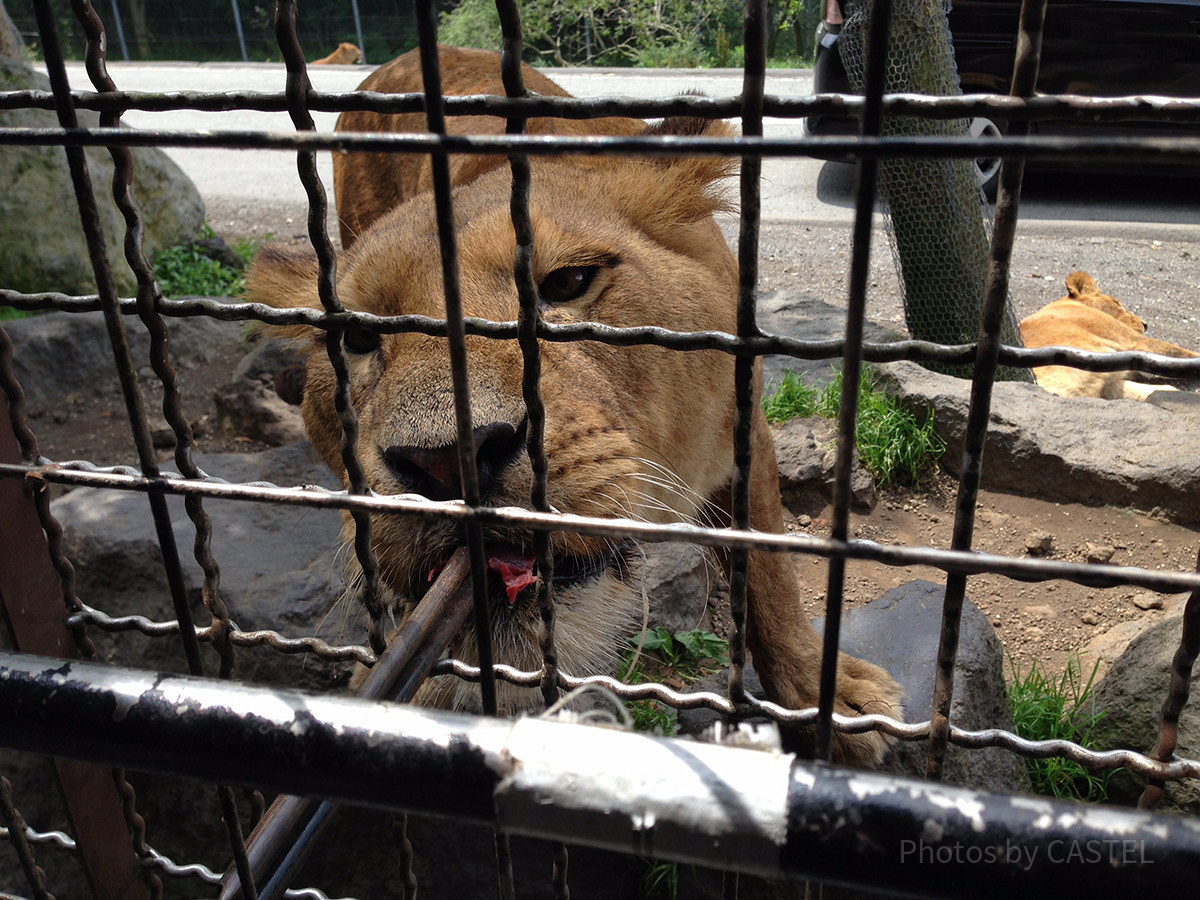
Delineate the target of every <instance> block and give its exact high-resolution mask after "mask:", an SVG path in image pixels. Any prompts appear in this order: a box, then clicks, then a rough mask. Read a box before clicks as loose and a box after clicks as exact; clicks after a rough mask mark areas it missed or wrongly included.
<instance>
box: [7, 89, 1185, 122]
mask: <svg viewBox="0 0 1200 900" xmlns="http://www.w3.org/2000/svg"><path fill="white" fill-rule="evenodd" d="M71 98H72V101H73V102H74V104H75V107H76V108H77V109H87V110H94V111H97V112H120V113H124V112H128V111H130V110H138V111H143V112H172V111H175V110H197V111H202V112H231V111H234V110H250V111H254V112H286V111H287V110H288V100H287V95H286V94H285V93H279V92H271V91H237V90H234V91H222V92H221V93H219V94H218V93H207V92H201V91H171V92H168V93H155V92H149V91H119V90H118V91H111V92H110V91H104V92H99V93H96V92H91V91H73V92H72V93H71ZM307 105H308V108H309V109H310V110H313V111H316V112H344V111H347V110H373V111H375V112H382V113H420V112H424V110H425V97H424V95H423V94H382V93H378V92H375V91H353V92H347V93H328V92H325V91H316V90H313V91H309V92H308V104H307ZM864 105H865V100H864V98H863V97H861V96H859V95H857V94H815V95H811V96H807V97H776V96H771V95H769V94H768V95H765V96H764V98H763V113H764V115H768V116H772V117H775V118H781V119H788V118H793V119H794V118H804V117H807V116H811V115H813V114H825V115H844V116H857V115H860V114H861V112H862V109H863V106H864ZM0 109H54V96H53V94H51V93H50V92H48V91H39V90H28V91H0ZM445 111H446V115H448V116H467V115H493V116H499V117H502V118H508V117H510V116H518V117H521V118H532V117H534V116H556V117H561V118H567V119H589V118H597V117H607V116H635V117H638V118H643V119H653V118H662V117H665V116H701V117H710V118H718V119H728V118H733V117H736V116H737V115H739V113H740V112H741V100H740V99H739V98H738V97H700V96H694V95H683V96H675V97H645V98H640V97H638V98H635V97H590V98H586V99H585V98H582V97H543V96H527V97H521V98H504V97H493V96H468V95H464V96H459V97H455V96H450V97H447V98H446V102H445ZM883 111H884V113H885V114H886V115H889V116H899V115H916V116H923V117H925V118H930V119H962V118H971V117H974V116H986V117H987V118H990V119H1001V120H1005V121H1029V122H1038V121H1047V120H1051V119H1054V120H1062V119H1068V120H1071V119H1074V120H1080V121H1086V122H1089V123H1096V122H1109V121H1112V122H1126V121H1138V120H1141V121H1153V122H1170V123H1178V124H1193V123H1196V122H1200V99H1195V98H1187V97H1157V96H1156V97H1144V96H1137V95H1128V96H1123V97H1086V96H1077V95H1070V94H1047V95H1043V96H1037V97H1029V98H1026V99H1015V98H1013V97H1011V96H1010V95H1007V94H966V95H962V96H958V97H930V96H928V95H926V94H904V93H895V94H885V95H884V97H883Z"/></svg>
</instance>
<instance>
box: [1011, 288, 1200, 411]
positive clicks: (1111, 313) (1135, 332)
mask: <svg viewBox="0 0 1200 900" xmlns="http://www.w3.org/2000/svg"><path fill="white" fill-rule="evenodd" d="M1145 330H1146V323H1145V322H1143V321H1142V320H1141V319H1140V318H1139V317H1138V316H1136V315H1134V314H1133V313H1131V312H1130V311H1129V310H1127V309H1126V308H1125V307H1124V306H1122V305H1121V303H1120V301H1118V300H1116V299H1115V298H1113V297H1110V296H1108V295H1107V294H1102V293H1100V289H1099V288H1098V287H1097V286H1096V281H1095V279H1093V278H1092V276H1091V275H1089V274H1087V273H1086V272H1072V273H1071V274H1070V275H1068V276H1067V296H1065V297H1063V298H1062V299H1061V300H1055V301H1054V302H1053V303H1049V304H1047V305H1046V306H1044V307H1042V308H1041V309H1039V310H1038V311H1037V312H1035V313H1034V314H1033V315H1031V316H1029V317H1028V318H1026V319H1022V320H1021V339H1022V340H1023V341H1024V342H1025V346H1026V347H1030V348H1037V347H1075V348H1078V349H1080V350H1090V351H1093V352H1096V353H1117V352H1120V351H1123V350H1141V351H1144V352H1146V353H1158V354H1161V355H1163V356H1173V357H1176V358H1181V359H1183V358H1190V357H1195V356H1198V355H1200V354H1196V353H1193V352H1192V351H1191V350H1185V349H1184V348H1183V347H1179V346H1177V345H1175V344H1170V343H1168V342H1166V341H1158V340H1155V339H1154V338H1148V337H1146V336H1145V334H1143V332H1144V331H1145ZM1033 377H1034V378H1035V379H1037V383H1038V384H1039V385H1041V386H1042V387H1043V388H1045V389H1046V390H1048V391H1050V393H1052V394H1058V395H1059V396H1060V397H1099V398H1101V399H1104V400H1116V399H1120V398H1122V397H1124V398H1127V399H1130V400H1145V399H1146V398H1147V397H1149V396H1150V394H1152V393H1153V392H1154V391H1163V390H1167V391H1173V390H1177V388H1174V387H1172V386H1169V385H1160V384H1145V383H1143V382H1142V381H1140V380H1139V379H1144V378H1146V377H1147V376H1145V375H1143V374H1141V373H1139V372H1130V371H1122V372H1085V371H1082V370H1081V369H1073V368H1071V367H1069V366H1040V367H1038V368H1035V369H1034V370H1033Z"/></svg>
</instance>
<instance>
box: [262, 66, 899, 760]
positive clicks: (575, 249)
mask: <svg viewBox="0 0 1200 900" xmlns="http://www.w3.org/2000/svg"><path fill="white" fill-rule="evenodd" d="M439 52H440V58H441V66H442V72H443V79H444V80H443V84H444V86H445V90H446V92H447V93H453V94H493V95H503V94H504V88H503V86H502V84H501V81H500V57H499V55H498V54H495V53H485V52H482V51H477V50H457V49H453V48H442V49H441V50H440V51H439ZM523 71H524V79H525V85H526V87H527V88H529V89H531V90H534V91H537V92H539V93H541V94H551V95H555V96H563V95H564V92H563V91H562V89H561V88H559V87H558V86H557V85H555V84H554V83H553V82H551V81H550V80H549V79H547V78H546V77H545V76H543V75H541V74H539V73H538V72H536V71H534V70H533V69H530V68H528V67H525V68H524V70H523ZM362 89H363V90H372V91H382V92H391V93H404V92H411V91H420V90H421V70H420V62H419V57H418V55H417V53H416V52H415V51H414V52H412V53H409V54H406V55H404V56H402V57H400V58H399V59H396V60H394V61H392V62H390V63H388V64H386V65H384V66H382V67H381V68H380V69H379V70H378V71H376V72H375V73H373V74H372V75H371V76H370V77H369V78H367V80H366V81H364V82H363V84H362ZM448 125H449V128H450V129H451V130H453V131H454V132H456V133H460V134H461V133H472V134H499V133H503V131H504V127H505V123H504V120H503V119H499V118H495V117H487V116H470V117H465V118H464V117H452V118H451V119H450V120H449V123H448ZM338 128H339V129H342V130H350V131H376V132H420V131H424V130H425V118H424V115H423V114H404V115H388V114H382V113H375V112H363V111H359V112H347V113H344V114H343V115H342V116H341V118H340V119H339V122H338ZM528 129H529V131H530V132H531V133H534V134H558V135H562V134H575V135H596V134H616V135H634V134H650V135H655V134H658V135H663V134H666V135H694V136H700V135H712V136H725V137H728V136H730V135H732V134H733V131H732V129H731V128H730V127H729V126H728V125H726V124H725V123H723V122H712V121H708V120H704V119H691V118H682V119H679V118H668V119H666V120H665V121H664V122H662V123H660V124H655V125H647V124H646V123H645V122H643V121H641V120H638V119H630V118H605V119H592V120H570V119H556V118H534V119H531V120H530V121H529V122H528ZM529 164H530V167H531V170H532V188H531V194H530V201H529V206H530V213H531V216H532V221H533V235H534V248H533V277H534V282H535V284H536V287H537V291H538V305H539V308H540V311H541V316H542V318H543V319H544V320H545V321H546V322H549V323H554V324H564V325H565V324H572V323H577V322H600V323H603V324H605V325H610V326H616V327H638V326H648V325H652V326H660V327H663V328H669V329H672V330H675V331H684V332H694V331H702V332H717V331H719V332H725V333H736V332H737V297H738V265H737V260H736V259H735V258H734V257H733V254H732V253H731V252H730V250H729V245H728V244H727V243H726V241H725V238H724V237H723V236H722V234H721V230H720V228H719V227H718V226H717V223H716V221H715V220H714V218H713V214H714V212H716V211H717V210H719V209H722V208H725V206H726V201H725V200H724V199H723V193H722V190H723V189H722V186H721V184H720V182H721V180H722V179H723V178H724V177H725V176H727V175H728V174H730V170H731V168H732V164H731V163H730V162H729V161H728V160H726V159H721V158H719V157H716V156H698V157H690V158H689V157H677V156H670V157H636V158H630V157H620V158H616V157H611V156H605V157H595V156H586V155H575V156H556V157H549V156H542V155H538V156H534V157H532V158H531V159H530V161H529ZM334 166H335V168H334V183H335V185H336V192H337V207H338V216H339V219H340V221H341V226H342V242H343V245H344V246H345V247H347V248H348V250H347V251H346V252H345V254H344V255H343V256H342V258H341V259H340V261H339V263H338V285H337V289H338V295H339V296H340V298H341V299H342V301H343V302H344V303H345V305H346V306H347V307H348V308H349V309H353V310H359V311H363V312H369V313H373V314H375V315H380V316H397V315H408V314H417V315H423V316H435V317H441V316H443V315H444V314H445V299H444V293H443V288H442V263H441V259H440V252H439V245H438V237H437V223H436V216H435V208H434V198H433V195H432V193H431V191H430V185H431V175H430V172H431V163H430V159H429V156H428V155H427V154H410V153H397V154H383V153H373V152H359V153H347V154H336V155H335V156H334ZM451 177H452V180H453V182H454V185H455V187H454V193H453V201H454V202H453V209H454V217H455V227H456V232H457V235H458V248H459V250H458V259H459V263H460V284H461V298H462V305H463V309H464V312H465V313H466V315H467V316H471V317H478V318H482V319H490V320H492V321H499V322H511V321H514V320H516V319H517V318H518V315H519V304H518V295H517V288H516V285H515V283H514V279H513V265H514V260H515V258H516V252H517V246H516V238H515V235H514V232H513V224H512V217H511V212H510V209H509V204H510V195H511V193H512V176H511V174H510V172H509V170H508V165H507V161H506V159H505V158H504V157H502V156H495V155H456V156H454V157H452V158H451ZM317 273H318V266H317V261H316V259H315V257H313V256H312V255H311V254H310V253H298V252H295V251H289V250H287V249H280V248H273V247H268V248H265V249H264V251H263V252H262V253H261V254H260V256H259V258H258V259H257V260H256V261H255V263H254V265H253V266H252V268H251V270H250V272H249V273H248V281H247V292H246V293H247V296H248V297H249V298H251V299H253V300H258V301H263V302H266V303H270V304H272V305H274V306H279V307H299V308H305V307H308V308H314V307H315V308H319V307H320V305H321V303H320V300H319V298H318V292H317V281H318V279H317ZM292 333H293V334H298V335H303V336H305V337H307V338H308V339H309V341H310V352H309V361H308V377H307V384H306V387H305V391H304V420H305V425H306V428H307V430H308V433H309V436H310V437H311V438H312V441H313V444H314V446H315V447H316V448H317V450H318V451H319V452H320V454H321V456H322V457H323V458H324V459H325V461H326V463H327V464H328V465H329V466H330V467H331V468H332V469H333V470H334V471H335V472H337V473H339V474H340V475H341V476H342V477H343V479H345V477H346V471H345V467H344V464H343V461H342V451H341V444H342V428H341V425H340V424H339V418H338V413H337V410H336V401H337V399H338V398H336V397H335V394H336V381H335V378H334V372H333V368H332V366H331V364H330V361H329V356H328V354H327V352H326V339H327V338H326V332H324V331H322V330H318V329H315V328H306V327H304V326H300V327H297V328H294V329H292ZM344 344H345V348H346V351H347V353H348V356H349V367H350V380H351V399H352V401H353V403H354V405H355V407H356V409H357V412H358V422H359V434H358V453H359V456H360V457H361V460H362V463H363V467H364V470H365V472H366V476H367V480H368V481H369V483H370V486H371V488H372V489H373V490H374V491H376V492H378V493H381V494H401V493H415V494H421V495H423V496H425V497H428V498H430V499H434V500H456V499H459V498H461V497H462V487H461V485H460V475H459V472H460V469H459V459H458V450H457V444H456V440H457V426H456V420H455V415H454V403H453V402H452V385H451V376H450V371H449V363H448V356H447V346H446V341H445V340H444V339H442V338H433V337H426V336H424V335H421V334H403V333H402V334H385V335H380V334H378V333H373V332H371V331H368V330H365V329H361V328H350V329H347V330H346V333H345V338H344ZM541 353H542V356H541V360H542V376H543V377H542V379H541V389H542V400H543V403H544V407H545V429H544V436H545V437H544V447H545V452H546V456H547V458H548V461H549V478H548V482H549V497H548V501H549V504H550V505H551V506H552V507H553V508H554V509H556V510H559V511H561V512H563V513H574V514H577V515H587V516H601V517H606V518H613V517H617V518H630V519H635V520H638V521H643V522H651V523H674V522H694V523H698V524H703V525H709V526H721V527H724V526H728V525H729V524H730V522H731V516H732V512H731V502H732V501H731V483H732V479H733V477H734V468H735V467H734V419H735V408H736V406H735V401H734V365H735V362H734V357H733V356H732V355H731V354H727V353H723V352H719V351H716V350H697V351H693V352H686V353H681V352H677V351H673V350H669V349H666V348H663V347H655V346H647V345H639V346H631V347H614V346H611V345H608V344H603V343H598V342H595V341H587V340H580V341H569V342H561V341H547V342H544V343H543V344H542V348H541ZM467 354H468V366H469V369H470V378H471V414H472V418H473V426H474V429H475V436H476V457H477V459H476V462H477V467H478V473H477V475H478V479H479V484H480V486H481V491H482V493H483V502H484V503H485V505H488V506H519V507H525V508H528V507H529V505H530V502H531V501H530V490H531V483H532V480H533V470H532V464H531V462H530V458H529V453H528V449H527V441H528V440H530V439H531V437H532V436H531V434H530V428H531V422H530V418H529V415H528V413H527V411H526V406H525V400H524V396H523V391H522V373H523V366H522V353H521V348H520V347H519V346H518V344H517V342H516V341H513V340H494V339H490V338H486V337H470V338H468V339H467ZM754 385H755V388H754V389H755V394H756V397H755V400H754V401H753V402H752V403H751V407H750V408H751V409H752V410H753V412H752V415H753V423H752V427H751V440H750V442H751V444H752V447H753V454H754V463H753V467H752V469H751V483H750V510H749V514H750V524H751V527H752V528H754V529H757V530H758V531H760V532H765V533H776V534H778V533H781V532H783V530H784V525H783V509H782V505H781V502H780V496H779V478H778V472H777V469H776V464H775V450H774V444H773V439H772V436H771V430H770V427H769V426H768V425H767V421H766V418H765V417H764V415H763V411H762V408H761V406H760V404H759V403H758V402H757V394H758V392H759V391H760V390H761V386H762V375H761V370H760V371H758V372H756V373H755V376H754ZM372 540H373V546H374V549H375V552H376V553H377V554H378V557H379V562H380V576H381V578H382V579H383V580H384V581H385V582H386V584H387V586H388V587H389V588H390V589H391V590H392V591H393V592H394V594H395V605H396V606H397V607H398V609H399V610H400V611H402V610H403V609H405V608H406V607H408V606H409V605H411V604H413V603H415V602H416V601H417V600H418V599H419V598H420V597H421V596H422V594H423V592H424V591H425V590H427V589H428V584H429V579H430V577H431V574H432V573H434V572H436V571H437V570H438V569H439V568H440V567H441V565H442V564H443V563H444V562H445V560H446V559H447V558H448V557H449V556H450V555H451V554H452V553H453V552H455V550H456V548H457V547H458V546H460V545H461V544H462V543H463V541H464V534H463V529H462V526H461V525H460V524H456V523H454V522H452V521H448V520H445V519H442V520H434V519H424V518H418V517H415V516H395V515H379V516H376V517H374V529H373V532H372ZM485 540H486V551H487V555H488V557H489V559H488V564H489V567H490V568H491V569H492V570H493V571H494V572H495V573H496V574H495V575H494V576H493V577H492V578H490V579H489V584H490V588H491V595H492V623H493V646H494V647H495V652H496V660H497V662H503V663H508V664H511V665H515V666H518V667H520V668H525V669H539V668H540V667H541V666H542V649H541V640H542V635H543V633H544V627H545V626H544V623H543V619H542V616H541V613H540V610H539V608H538V605H537V604H536V603H535V602H534V590H533V589H532V587H533V585H534V584H535V583H536V581H537V579H539V578H540V577H542V575H541V572H539V571H538V569H537V568H536V560H535V559H534V557H533V553H532V550H531V548H532V540H531V535H530V533H529V532H528V531H527V530H522V529H519V528H513V527H506V526H503V525H500V524H490V525H487V526H486V527H485ZM551 550H552V554H553V558H554V569H553V576H552V580H553V584H554V596H555V624H554V628H555V644H556V648H557V651H558V659H559V664H560V666H561V668H562V669H563V671H566V672H569V673H571V674H576V675H584V674H589V673H598V672H611V671H612V670H613V669H614V668H615V665H616V663H617V661H618V659H619V655H620V653H621V652H622V650H623V648H624V647H625V643H624V639H625V636H626V635H629V634H630V633H632V632H633V631H634V630H635V629H636V626H637V622H638V621H639V619H640V610H641V597H640V590H639V584H638V580H637V574H636V566H637V563H638V553H637V551H636V548H635V547H634V546H633V545H632V543H631V542H630V541H627V540H620V539H613V538H611V537H595V536H589V535H587V534H576V533H571V532H568V531H556V532H554V533H552V535H551ZM717 555H718V557H719V559H720V561H721V562H722V563H724V564H725V565H728V564H729V562H730V554H729V553H728V552H721V553H718V554H717ZM747 603H748V622H747V625H748V630H747V637H748V644H749V647H750V650H751V652H752V653H753V655H754V665H755V668H756V669H757V671H758V674H759V676H760V677H761V679H762V682H763V685H764V687H765V688H766V690H767V692H768V694H769V696H770V698H771V699H773V700H775V701H776V702H778V703H780V704H782V705H784V706H787V707H793V708H805V707H811V706H814V705H816V703H817V699H818V693H819V690H818V688H819V680H820V669H821V653H822V642H821V638H820V637H819V636H818V635H817V633H816V631H814V630H813V627H812V625H811V624H809V621H808V618H807V616H806V615H805V613H804V609H803V605H802V603H801V598H800V586H799V583H798V579H797V576H796V571H795V569H794V568H793V565H792V558H791V556H790V555H789V554H786V553H770V552H765V551H757V550H755V551H751V552H750V567H749V577H748V586H747ZM450 650H451V652H452V653H453V655H454V656H456V657H457V658H459V659H463V660H465V661H467V662H472V663H473V662H475V661H476V659H477V653H476V648H475V638H474V634H473V632H472V630H471V629H467V630H466V631H464V632H463V633H462V634H461V635H460V636H459V637H457V638H456V639H455V640H454V642H453V643H452V645H451V648H450ZM498 689H499V693H500V705H501V707H502V708H503V709H504V710H505V711H507V712H512V711H516V710H519V709H522V708H528V707H529V706H530V705H533V704H536V703H537V702H538V701H539V697H538V696H532V697H531V695H530V693H529V692H528V691H525V692H522V691H520V690H518V689H516V688H514V687H513V686H512V685H510V684H506V683H501V684H499V685H498ZM417 700H418V702H421V703H426V704H429V705H436V706H443V707H452V708H472V707H474V706H477V705H478V690H477V689H476V688H475V687H474V686H472V685H469V684H465V683H463V682H461V681H458V680H456V679H453V678H441V679H437V680H435V681H430V682H426V684H425V685H424V686H423V687H422V689H421V691H420V693H419V694H418V696H417ZM835 708H836V710H837V712H838V713H840V714H843V715H850V716H853V715H857V714H859V713H883V714H890V715H894V716H898V715H900V689H899V687H898V686H897V685H896V683H895V681H893V680H892V678H891V676H890V675H888V673H887V672H885V671H884V670H883V669H881V668H879V667H878V666H876V665H873V664H872V663H869V662H864V661H863V660H860V659H855V658H853V657H850V656H847V655H845V654H842V655H841V657H840V661H839V663H838V681H837V698H836V706H835ZM888 743H889V739H888V738H887V737H885V736H884V735H883V734H881V733H879V732H874V731H869V732H865V733H862V734H847V733H841V732H839V733H837V734H836V735H835V738H834V757H835V758H836V759H837V760H838V761H840V762H844V763H850V764H857V765H873V764H875V763H878V762H879V761H880V759H881V758H882V756H883V753H884V751H885V750H886V749H887V746H888Z"/></svg>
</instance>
